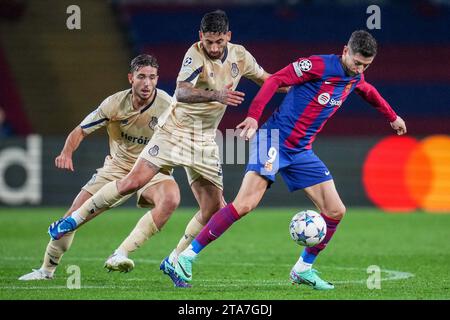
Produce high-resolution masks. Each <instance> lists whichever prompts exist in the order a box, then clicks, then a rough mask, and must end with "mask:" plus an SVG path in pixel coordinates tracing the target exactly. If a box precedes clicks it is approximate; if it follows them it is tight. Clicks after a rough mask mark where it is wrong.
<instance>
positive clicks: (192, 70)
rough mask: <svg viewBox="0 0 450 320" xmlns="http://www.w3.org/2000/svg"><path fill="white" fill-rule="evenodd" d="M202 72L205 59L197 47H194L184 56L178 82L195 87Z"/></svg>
mask: <svg viewBox="0 0 450 320" xmlns="http://www.w3.org/2000/svg"><path fill="white" fill-rule="evenodd" d="M202 71H203V57H202V56H201V54H200V53H199V52H198V51H197V50H196V49H195V47H194V46H192V47H191V48H190V49H189V50H188V51H187V52H186V54H185V55H184V58H183V63H182V65H181V69H180V72H179V73H178V77H177V82H190V83H192V84H193V85H195V84H196V83H197V80H198V77H199V75H200V74H201V73H202Z"/></svg>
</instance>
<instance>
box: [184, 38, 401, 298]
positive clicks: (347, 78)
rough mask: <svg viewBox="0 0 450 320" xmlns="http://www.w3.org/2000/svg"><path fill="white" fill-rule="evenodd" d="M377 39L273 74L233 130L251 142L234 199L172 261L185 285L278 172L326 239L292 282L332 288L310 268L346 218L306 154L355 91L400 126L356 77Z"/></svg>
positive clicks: (308, 253)
mask: <svg viewBox="0 0 450 320" xmlns="http://www.w3.org/2000/svg"><path fill="white" fill-rule="evenodd" d="M376 51H377V43H376V40H375V39H374V38H373V37H372V35H371V34H370V33H368V32H366V31H363V30H359V31H355V32H353V33H352V35H351V37H350V39H349V42H348V44H347V45H346V46H344V49H343V53H342V55H341V56H339V55H333V54H332V55H313V56H310V57H308V58H300V59H298V60H297V61H295V62H294V63H291V64H289V65H288V66H287V67H285V68H284V69H282V70H280V71H278V72H277V73H275V74H274V75H272V76H271V77H270V78H269V79H268V80H267V81H266V82H265V83H264V85H263V87H262V88H261V89H260V91H259V92H258V94H257V95H256V97H255V98H254V100H253V101H252V103H251V105H250V108H249V112H248V115H247V118H246V119H245V120H244V121H243V122H242V123H240V124H239V125H238V126H237V127H238V128H242V129H243V130H242V132H241V137H245V138H246V139H250V138H252V137H253V135H254V134H255V133H256V137H255V139H252V141H251V146H250V150H251V151H250V159H249V164H248V166H247V172H246V174H245V177H244V180H243V182H242V185H241V188H240V190H239V193H238V195H237V196H236V198H235V200H234V201H233V202H232V203H230V204H228V205H227V206H226V207H224V208H222V209H221V210H219V211H218V212H217V213H215V214H214V216H213V217H212V218H211V220H210V221H209V222H208V224H207V225H206V226H205V227H204V228H203V230H202V231H201V232H200V233H199V235H198V236H197V237H196V238H195V240H194V241H193V242H192V244H191V245H190V246H189V247H188V248H187V249H186V250H184V251H183V252H182V253H181V254H180V255H179V257H178V261H177V264H176V268H175V271H176V272H177V274H178V275H179V276H180V277H181V278H183V279H184V280H186V281H191V280H192V262H193V261H194V259H195V257H196V256H197V254H198V253H199V252H200V251H201V250H202V249H203V248H204V247H205V246H206V245H208V244H209V243H210V242H211V241H213V240H215V239H217V238H218V237H219V236H220V235H222V234H223V232H225V231H226V230H227V229H228V228H229V227H230V226H231V225H232V224H233V223H234V222H236V221H237V220H238V219H240V218H241V217H242V216H244V215H246V214H247V213H249V212H251V211H252V210H253V209H254V208H256V206H257V205H258V204H259V202H260V201H261V199H262V197H263V195H264V193H265V191H266V189H267V188H268V187H269V186H270V185H271V184H272V183H273V182H274V181H275V174H276V173H278V172H280V173H281V176H282V177H283V180H284V181H285V183H286V184H287V186H288V188H289V190H290V191H291V192H293V191H296V190H300V189H302V190H304V191H305V193H306V195H307V196H308V197H309V198H310V199H311V200H312V202H313V203H314V204H315V205H316V207H317V208H318V209H319V210H320V212H321V215H322V217H323V218H324V219H325V222H326V224H327V233H326V236H325V239H324V240H323V241H322V242H321V243H319V244H318V245H316V246H313V247H306V248H305V249H304V251H303V253H302V254H301V256H300V258H299V259H298V261H297V263H296V264H295V265H294V267H293V268H292V270H291V273H290V278H291V281H292V282H293V283H299V284H300V283H303V284H307V285H309V286H311V287H313V288H314V289H318V290H329V289H333V288H334V286H333V285H332V284H331V283H329V282H327V281H324V280H322V279H321V278H320V277H319V276H318V275H317V272H316V271H315V270H314V269H312V264H313V262H314V261H315V259H316V258H317V256H318V254H319V253H320V252H321V251H322V250H323V249H324V248H325V247H326V245H327V244H328V242H329V241H330V239H331V238H332V236H333V234H334V232H335V231H336V228H337V226H338V224H339V222H340V221H341V219H342V218H343V216H344V214H345V210H346V209H345V206H344V204H343V203H342V200H341V199H340V197H339V194H338V192H337V190H336V187H335V185H334V182H333V177H332V175H331V173H330V171H329V170H328V168H327V167H326V166H325V164H324V163H323V162H322V161H321V160H320V159H319V158H318V157H317V156H316V155H315V154H314V152H313V151H312V143H313V141H314V139H315V138H316V136H317V134H318V133H319V132H320V131H321V129H322V128H323V126H324V125H325V123H326V122H327V120H328V119H329V118H330V117H331V116H332V115H333V114H334V113H335V112H336V111H337V110H338V109H339V108H340V107H341V105H342V103H343V102H344V101H345V100H346V99H347V97H348V95H349V94H350V93H351V92H352V91H356V93H358V94H359V95H360V96H362V97H363V98H364V99H365V100H366V101H367V102H369V103H370V104H371V105H372V106H373V107H375V108H376V109H377V110H378V111H379V112H381V114H382V115H383V116H384V117H385V118H386V119H387V120H388V121H389V123H390V125H391V127H392V128H393V129H394V130H395V131H396V132H397V134H398V135H402V134H405V133H406V125H405V122H404V121H403V119H401V118H400V117H399V116H397V114H396V113H395V112H394V110H393V109H392V108H391V107H390V105H389V104H388V103H387V102H386V100H384V99H383V97H381V95H380V94H379V93H378V91H377V90H376V89H375V88H374V87H373V86H372V85H370V84H369V83H367V82H366V81H365V79H364V74H363V72H364V71H365V70H366V69H367V68H368V67H369V65H370V64H371V63H372V61H373V60H374V58H375V55H376ZM284 86H292V87H291V89H290V90H289V93H288V94H287V95H286V97H285V98H284V100H283V102H282V104H281V106H280V107H279V108H278V110H277V111H275V113H273V114H272V116H271V117H270V118H269V120H268V121H267V122H266V123H265V124H264V125H263V126H262V127H261V128H260V129H259V130H257V129H258V120H259V118H260V117H261V114H262V112H263V110H264V107H265V106H266V105H267V103H268V102H269V101H270V99H271V98H272V96H273V95H274V94H275V92H276V91H277V89H278V88H280V87H284Z"/></svg>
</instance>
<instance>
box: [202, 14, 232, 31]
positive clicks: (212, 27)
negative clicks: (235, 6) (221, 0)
mask: <svg viewBox="0 0 450 320" xmlns="http://www.w3.org/2000/svg"><path fill="white" fill-rule="evenodd" d="M228 27H229V24H228V17H227V14H226V13H225V11H222V10H216V11H213V12H208V13H207V14H205V15H204V16H203V18H202V22H201V23H200V31H201V32H203V33H206V32H212V33H227V32H228Z"/></svg>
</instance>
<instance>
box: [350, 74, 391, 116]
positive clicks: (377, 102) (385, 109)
mask: <svg viewBox="0 0 450 320" xmlns="http://www.w3.org/2000/svg"><path fill="white" fill-rule="evenodd" d="M355 92H356V93H357V94H359V95H360V96H361V97H362V98H363V99H364V100H366V101H367V102H368V103H370V104H371V105H372V106H373V107H374V108H375V109H377V110H378V111H379V112H380V113H381V114H382V115H383V116H384V117H385V118H386V119H388V120H389V122H393V121H395V119H397V114H396V113H395V111H394V110H393V109H392V107H391V106H390V105H389V103H388V102H387V101H386V100H385V99H384V98H383V97H382V96H381V94H380V93H379V92H378V90H377V89H376V88H375V87H374V86H372V85H371V84H370V83H368V82H366V80H365V79H364V75H361V80H360V81H359V82H358V84H357V85H356V87H355Z"/></svg>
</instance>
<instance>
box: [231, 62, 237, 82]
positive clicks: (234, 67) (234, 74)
mask: <svg viewBox="0 0 450 320" xmlns="http://www.w3.org/2000/svg"><path fill="white" fill-rule="evenodd" d="M238 74H239V68H238V66H237V64H236V63H234V62H233V63H232V64H231V76H232V77H233V78H236V77H237V76H238Z"/></svg>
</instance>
